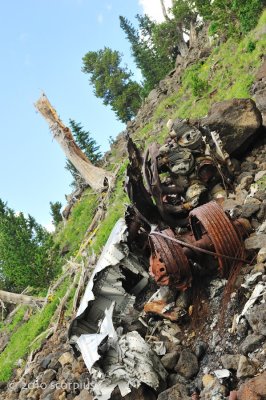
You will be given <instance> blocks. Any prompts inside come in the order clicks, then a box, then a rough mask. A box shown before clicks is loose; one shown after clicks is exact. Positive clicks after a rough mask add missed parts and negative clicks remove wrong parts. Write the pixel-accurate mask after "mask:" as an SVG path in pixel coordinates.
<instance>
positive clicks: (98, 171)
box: [35, 94, 113, 191]
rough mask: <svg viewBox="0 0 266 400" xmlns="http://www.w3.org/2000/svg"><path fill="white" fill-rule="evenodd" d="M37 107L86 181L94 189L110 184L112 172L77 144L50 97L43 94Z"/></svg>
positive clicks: (97, 189)
mask: <svg viewBox="0 0 266 400" xmlns="http://www.w3.org/2000/svg"><path fill="white" fill-rule="evenodd" d="M35 107H36V109H37V110H38V111H39V112H40V113H41V114H42V116H43V117H44V119H45V120H46V121H47V122H48V124H49V127H50V130H51V132H52V133H53V136H54V138H55V140H56V141H57V142H58V143H59V145H60V146H61V148H62V149H63V151H64V153H65V155H66V157H67V158H68V160H69V161H71V163H72V164H73V165H74V166H75V168H76V169H77V170H78V171H79V173H80V175H81V176H82V178H83V179H84V181H85V182H86V183H87V184H88V185H89V186H90V187H92V188H93V189H94V190H96V191H99V190H101V189H103V188H104V187H105V186H107V185H108V183H109V181H110V180H111V179H112V177H113V176H112V174H111V173H110V172H108V171H105V170H104V169H103V168H99V167H96V166H95V165H93V164H92V163H91V162H90V160H89V159H88V158H87V157H86V155H85V154H84V153H83V152H82V151H81V149H80V148H79V147H78V145H77V144H76V142H75V140H74V137H73V135H72V133H71V130H70V129H69V128H68V127H66V126H65V125H64V124H63V122H62V121H61V119H60V118H59V117H58V115H57V113H56V110H55V109H54V108H53V107H52V105H51V103H50V102H49V100H48V98H47V97H46V96H45V94H43V95H42V96H41V97H40V98H39V100H37V101H36V103H35Z"/></svg>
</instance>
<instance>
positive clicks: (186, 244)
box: [150, 232, 248, 263]
mask: <svg viewBox="0 0 266 400" xmlns="http://www.w3.org/2000/svg"><path fill="white" fill-rule="evenodd" d="M150 235H157V236H161V237H163V238H164V239H168V240H171V241H172V242H175V243H178V244H181V245H182V246H185V247H188V248H190V249H193V250H196V251H199V252H200V253H205V254H209V255H211V256H215V257H221V258H226V259H228V260H233V261H240V262H243V263H247V262H248V261H247V260H244V259H242V258H236V257H232V256H227V255H225V254H219V253H215V252H213V251H210V250H205V249H202V248H200V247H197V246H194V245H193V244H190V243H186V242H184V241H183V240H179V239H174V238H171V237H170V236H167V235H164V234H163V233H160V232H151V233H150Z"/></svg>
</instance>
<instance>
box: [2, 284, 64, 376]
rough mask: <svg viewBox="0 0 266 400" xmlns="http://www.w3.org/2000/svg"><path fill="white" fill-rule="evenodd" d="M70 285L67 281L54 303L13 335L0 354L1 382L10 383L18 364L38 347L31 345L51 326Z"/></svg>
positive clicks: (56, 294)
mask: <svg viewBox="0 0 266 400" xmlns="http://www.w3.org/2000/svg"><path fill="white" fill-rule="evenodd" d="M68 285H69V281H68V280H66V281H65V282H64V283H63V284H62V285H61V286H60V288H59V289H58V290H57V291H56V292H55V294H54V296H53V299H52V301H51V302H50V303H48V304H47V305H46V306H45V307H44V308H43V310H41V312H37V313H36V314H34V315H33V316H32V317H31V318H30V319H29V320H28V321H27V322H25V323H24V324H22V325H21V326H20V327H18V328H17V330H16V331H15V332H14V333H13V335H12V336H11V338H10V340H9V343H8V345H7V347H6V348H5V349H4V351H3V352H2V353H1V354H0V381H4V382H6V381H8V380H9V379H10V378H11V376H12V371H13V368H14V366H15V364H16V362H17V361H18V360H19V359H20V358H23V357H25V356H26V355H27V354H28V353H29V352H30V351H31V350H33V349H34V348H36V347H37V346H36V344H35V346H32V347H31V346H30V345H31V343H32V342H33V340H34V339H35V338H36V337H37V336H38V335H40V334H41V333H42V332H44V331H45V330H46V329H47V327H48V326H49V322H50V320H51V318H52V317H53V314H54V312H55V310H56V308H57V306H58V304H59V302H60V299H61V298H62V297H63V296H64V293H65V292H66V290H67V287H68Z"/></svg>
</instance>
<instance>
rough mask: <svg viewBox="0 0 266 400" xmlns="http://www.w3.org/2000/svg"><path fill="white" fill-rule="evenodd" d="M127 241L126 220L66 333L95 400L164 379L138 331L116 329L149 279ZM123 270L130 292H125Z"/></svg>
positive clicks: (120, 224)
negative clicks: (87, 374)
mask: <svg viewBox="0 0 266 400" xmlns="http://www.w3.org/2000/svg"><path fill="white" fill-rule="evenodd" d="M126 236H127V227H126V224H125V221H124V220H123V219H120V220H119V221H118V222H117V223H116V225H115V227H114V229H113V231H112V232H111V234H110V237H109V239H108V241H107V243H106V245H105V247H104V249H103V251H102V254H101V256H100V258H99V260H98V262H97V265H96V267H95V270H94V272H93V274H92V276H91V278H90V280H89V282H88V285H87V288H86V290H85V293H84V296H83V298H82V300H81V304H80V307H79V309H78V312H77V317H76V318H75V319H74V321H73V322H72V324H71V327H70V330H69V337H70V342H71V343H72V344H73V345H74V346H75V347H76V348H77V349H78V350H79V351H80V352H81V353H82V356H83V359H84V362H85V364H86V366H87V368H88V369H89V371H90V373H91V382H90V384H91V387H92V390H93V393H94V395H95V397H94V398H95V399H99V400H108V399H109V398H110V396H111V393H112V391H113V390H114V388H115V387H116V386H118V387H119V389H120V391H121V395H122V396H125V395H126V394H128V393H129V392H130V387H135V388H138V387H139V386H140V385H141V383H145V384H147V385H149V386H151V387H153V388H154V389H156V388H158V386H159V381H161V380H164V379H165V378H166V371H165V370H164V368H163V366H162V364H161V362H160V360H159V358H158V357H157V356H156V354H155V353H154V352H153V351H152V350H151V348H150V346H149V345H148V344H147V343H146V342H145V340H144V339H143V338H142V337H141V336H140V335H139V334H138V333H137V332H129V333H126V334H123V332H122V329H121V328H120V327H119V322H120V321H121V320H122V319H123V317H125V315H127V313H130V311H131V310H132V308H133V305H134V302H135V295H137V294H138V293H139V292H140V291H141V290H142V289H143V287H145V285H146V284H147V283H148V277H149V275H148V272H147V271H146V270H145V269H144V268H143V266H142V265H141V264H140V263H139V262H138V260H137V258H136V257H135V256H134V255H133V254H131V253H130V252H129V249H128V247H127V244H126ZM127 271H129V272H130V274H129V279H130V282H129V283H130V284H129V285H127V286H129V287H130V293H128V292H127V291H126V290H125V289H124V287H123V280H125V281H126V280H127ZM132 273H133V274H135V275H134V276H135V277H137V279H136V280H135V286H134V285H132V284H131V279H132ZM132 286H133V287H132ZM99 349H100V354H101V355H100V354H99ZM98 360H100V363H99V364H98V363H96V362H97V361H98ZM95 363H96V364H95Z"/></svg>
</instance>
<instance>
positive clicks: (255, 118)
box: [201, 99, 262, 155]
mask: <svg viewBox="0 0 266 400" xmlns="http://www.w3.org/2000/svg"><path fill="white" fill-rule="evenodd" d="M201 123H202V125H204V126H208V127H209V128H210V130H211V131H217V132H218V133H219V136H220V138H221V141H222V143H223V146H224V149H225V150H226V151H227V153H229V154H232V153H234V154H238V155H239V154H240V153H242V152H243V151H245V149H246V148H247V146H248V145H249V144H250V142H251V141H252V139H254V138H255V137H256V133H257V131H258V129H259V128H260V127H261V125H262V117H261V113H260V112H259V110H258V109H257V107H256V104H255V102H254V101H253V100H251V99H232V100H225V101H222V102H219V103H214V104H213V105H212V107H211V110H210V111H209V113H208V115H207V117H205V118H203V119H202V122H201Z"/></svg>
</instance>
